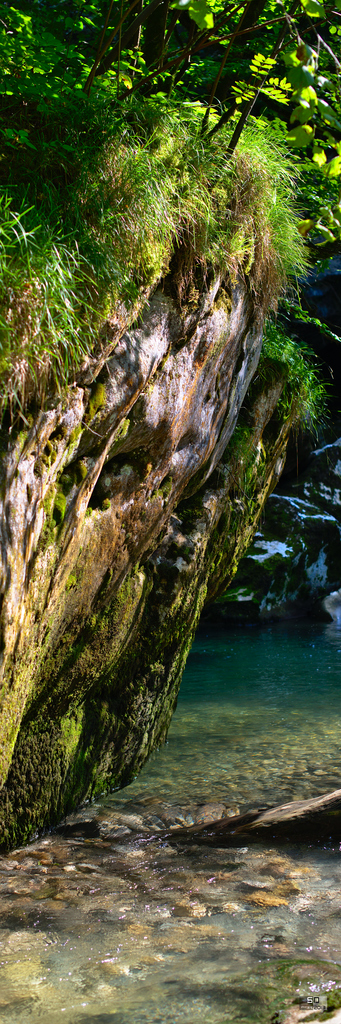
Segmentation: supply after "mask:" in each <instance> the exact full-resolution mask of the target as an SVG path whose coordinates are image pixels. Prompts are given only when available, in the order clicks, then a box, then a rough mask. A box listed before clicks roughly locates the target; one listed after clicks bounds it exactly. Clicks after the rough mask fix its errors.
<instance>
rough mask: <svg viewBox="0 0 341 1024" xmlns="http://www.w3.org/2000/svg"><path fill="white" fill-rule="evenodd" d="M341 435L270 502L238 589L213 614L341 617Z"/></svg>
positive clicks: (241, 569)
mask: <svg viewBox="0 0 341 1024" xmlns="http://www.w3.org/2000/svg"><path fill="white" fill-rule="evenodd" d="M340 583H341V438H339V439H338V440H337V441H335V442H334V443H332V444H328V445H326V446H325V447H323V448H320V449H318V450H316V451H314V452H313V453H312V455H311V456H310V460H309V464H308V466H307V468H306V470H305V471H304V473H302V474H301V476H300V477H299V478H298V479H297V480H295V479H293V480H291V482H289V481H287V480H285V481H283V483H282V484H281V485H280V486H279V487H278V488H277V490H276V491H275V493H273V494H272V495H271V496H270V498H269V501H268V503H267V507H266V512H265V515H264V519H263V522H262V526H261V529H259V530H258V532H257V534H256V536H255V539H254V541H253V544H252V545H251V547H250V548H249V550H248V553H247V555H246V556H245V558H244V559H243V560H242V562H241V564H240V566H239V569H238V572H237V575H236V576H235V579H234V581H233V587H231V588H230V589H229V591H228V592H227V593H226V594H225V595H223V596H222V598H221V599H220V600H219V603H217V604H216V605H215V606H214V611H213V609H212V610H211V611H210V613H209V614H210V616H213V615H214V614H216V615H217V616H218V617H220V616H222V617H225V618H227V619H228V618H230V617H231V618H240V619H241V620H243V619H249V620H251V621H266V620H267V619H281V618H290V617H297V616H302V615H307V614H308V615H309V614H310V615H311V614H312V615H315V616H316V617H319V618H321V617H322V618H323V617H324V618H325V619H326V620H328V619H334V620H336V621H339V620H340V619H341V593H340V590H339V588H340Z"/></svg>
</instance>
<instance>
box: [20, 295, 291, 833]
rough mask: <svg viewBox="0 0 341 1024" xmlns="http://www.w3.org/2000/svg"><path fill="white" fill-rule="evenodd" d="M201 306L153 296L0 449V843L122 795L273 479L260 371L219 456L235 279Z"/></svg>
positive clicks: (253, 341) (244, 298) (277, 444)
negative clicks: (236, 440) (99, 797)
mask: <svg viewBox="0 0 341 1024" xmlns="http://www.w3.org/2000/svg"><path fill="white" fill-rule="evenodd" d="M219 294H220V281H219V279H216V280H215V281H213V282H211V284H210V287H209V288H207V290H206V291H204V292H203V293H202V295H201V297H200V301H198V303H197V305H196V306H195V308H194V307H193V309H192V308H191V310H190V311H188V310H181V309H179V306H178V304H177V303H176V302H175V300H173V298H172V297H171V295H170V294H169V289H168V292H167V289H165V290H164V291H163V290H161V289H157V290H156V292H155V294H154V295H153V297H152V298H151V299H150V301H149V303H148V306H147V307H146V309H145V311H144V315H143V317H141V318H140V321H139V323H138V325H136V326H135V327H134V328H133V327H131V328H130V329H129V331H126V332H125V333H123V329H122V334H121V336H120V339H119V342H118V343H116V342H115V347H114V348H113V350H111V351H110V352H109V354H108V355H107V358H106V359H104V358H103V356H102V354H101V355H100V357H99V360H98V365H97V368H96V365H95V362H94V361H92V364H91V381H90V387H89V386H88V385H89V380H88V376H87V374H88V373H90V371H88V370H87V369H86V368H85V370H84V371H82V372H80V374H79V377H78V378H77V380H76V381H75V382H74V383H73V385H72V387H70V388H69V390H68V391H67V393H66V394H63V397H62V398H60V396H58V395H54V394H52V395H51V396H50V397H49V398H48V399H47V400H46V407H45V408H44V409H43V410H41V411H40V412H39V415H38V416H37V418H36V419H35V420H34V421H33V423H32V425H31V426H30V425H29V424H28V425H26V426H25V428H24V430H23V432H22V436H20V437H19V435H17V437H16V438H15V437H14V436H13V434H10V433H9V434H7V438H6V444H5V445H4V449H3V453H2V456H1V466H0V470H1V483H2V506H1V519H0V527H1V531H2V533H1V540H2V545H1V550H2V552H3V558H2V565H1V588H2V608H1V630H2V634H1V654H2V664H1V670H2V692H1V707H0V735H1V757H0V774H1V784H2V788H1V790H0V844H1V845H2V846H4V847H6V846H7V847H8V846H11V845H13V844H17V843H19V842H22V841H25V840H27V839H28V838H29V836H30V835H31V834H32V832H33V831H34V830H36V829H37V828H38V829H40V828H44V827H47V826H49V825H51V824H53V823H56V822H57V821H58V820H59V819H60V818H61V817H62V815H64V814H66V813H67V812H69V811H71V810H72V808H74V807H76V806H77V804H79V803H80V801H82V800H84V799H91V798H92V797H93V796H95V795H96V794H99V793H101V792H103V791H106V790H109V789H112V788H117V787H120V786H122V785H124V784H126V783H127V782H129V781H130V780H131V779H132V778H133V777H134V775H136V773H137V772H138V771H139V770H140V768H141V767H142V765H143V763H144V761H145V760H146V758H147V757H148V756H149V754H150V753H151V751H152V750H153V749H154V748H155V747H156V746H157V745H158V744H160V742H162V741H163V740H164V739H165V737H166V735H167V730H168V727H169V724H170V720H171V716H172V713H173V710H174V707H175V704H176V699H177V693H178V689H179V685H180V680H181V675H182V672H183V668H184V664H185V661H186V657H187V653H188V650H189V648H190V645H191V642H192V638H193V635H194V631H195V629H196V626H197V623H198V619H199V616H200V614H201V611H202V608H203V606H204V603H205V601H206V600H210V599H211V597H212V596H214V595H215V594H216V593H218V592H221V589H222V586H223V585H224V581H226V579H227V578H229V579H231V578H232V576H233V574H234V572H235V570H236V567H237V564H238V561H239V560H240V558H241V556H242V554H243V553H244V551H245V549H246V547H247V545H248V543H249V542H250V540H251V539H252V536H253V534H254V532H255V529H256V527H257V522H258V520H259V517H260V515H261V511H262V508H263V505H264V502H265V500H266V498H267V496H268V494H269V492H270V490H271V489H272V488H273V486H274V485H275V483H276V482H277V480H278V478H279V475H280V472H281V469H282V467H283V463H284V455H285V447H286V442H287V437H288V432H289V429H290V417H289V418H287V419H286V422H285V423H282V422H280V421H277V420H276V424H277V427H276V430H275V429H274V430H271V431H270V432H268V440H267V441H265V442H264V443H263V441H262V438H263V434H264V431H265V428H266V426H267V424H268V423H269V421H270V420H271V418H272V417H273V415H274V410H275V409H276V406H277V402H278V399H279V396H280V393H281V388H282V386H283V382H282V383H281V381H280V380H279V379H278V375H277V376H276V380H275V381H271V380H269V379H268V380H267V382H266V383H264V388H263V390H262V391H261V393H260V392H259V390H258V392H257V399H255V401H254V403H253V404H252V400H251V399H250V402H249V409H248V413H247V424H246V426H245V452H244V456H245V457H243V458H242V459H241V460H240V461H238V457H237V453H236V449H235V447H234V446H233V437H234V430H235V427H236V424H237V422H238V418H239V417H240V410H241V407H242V405H243V404H244V403H245V402H246V401H247V395H248V390H249V386H250V383H251V381H252V379H253V376H254V374H255V371H256V368H257V365H258V360H259V357H260V352H261V345H262V324H261V321H260V318H259V316H258V313H257V311H256V309H255V306H254V303H253V299H252V296H251V292H250V289H249V288H248V285H247V283H245V282H243V281H239V282H234V284H232V283H231V284H230V287H229V293H228V301H227V298H226V294H227V289H226V284H225V286H224V295H223V297H222V301H219ZM96 373H97V379H96ZM242 433H243V432H242ZM243 436H244V434H243ZM264 436H265V435H264ZM52 452H53V456H54V457H53V458H51V455H52ZM37 466H38V467H39V472H37ZM246 486H247V488H248V498H247V500H246V499H245V494H246Z"/></svg>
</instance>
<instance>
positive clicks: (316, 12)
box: [301, 0, 324, 18]
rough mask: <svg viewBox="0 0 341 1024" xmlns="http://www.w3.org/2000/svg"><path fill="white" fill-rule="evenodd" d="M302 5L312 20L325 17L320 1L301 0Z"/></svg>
mask: <svg viewBox="0 0 341 1024" xmlns="http://www.w3.org/2000/svg"><path fill="white" fill-rule="evenodd" d="M301 5H302V7H303V10H304V11H305V13H306V14H309V17H310V18H323V17H324V7H323V4H321V3H320V2H319V0H301Z"/></svg>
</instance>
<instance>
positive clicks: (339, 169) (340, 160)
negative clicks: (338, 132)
mask: <svg viewBox="0 0 341 1024" xmlns="http://www.w3.org/2000/svg"><path fill="white" fill-rule="evenodd" d="M323 173H324V174H325V176H326V178H338V177H339V176H340V174H341V156H334V157H333V159H332V160H330V161H329V164H327V165H326V166H325V167H324V168H323Z"/></svg>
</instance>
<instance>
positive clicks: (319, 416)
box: [257, 321, 327, 431]
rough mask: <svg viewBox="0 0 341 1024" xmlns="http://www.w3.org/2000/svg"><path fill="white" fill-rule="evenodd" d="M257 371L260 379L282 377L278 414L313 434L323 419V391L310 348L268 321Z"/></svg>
mask: <svg viewBox="0 0 341 1024" xmlns="http://www.w3.org/2000/svg"><path fill="white" fill-rule="evenodd" d="M257 372H258V374H259V375H260V377H261V378H266V377H267V376H268V375H269V374H270V375H271V374H272V375H276V373H277V374H278V376H279V378H281V377H282V378H283V377H284V380H285V385H284V388H283V391H282V395H281V398H280V400H279V403H278V415H279V416H281V417H283V419H286V418H287V417H288V416H290V417H291V419H292V421H293V423H294V424H296V425H297V424H299V423H300V424H302V423H304V424H305V426H306V427H308V428H309V429H311V430H312V431H315V430H316V428H317V427H318V425H319V424H321V422H322V421H323V420H324V419H325V417H326V402H327V388H326V384H325V382H324V381H323V379H322V376H321V373H320V372H319V369H318V366H317V364H316V357H315V356H314V354H313V353H312V351H311V349H310V348H308V346H307V345H305V344H304V343H303V342H301V341H298V339H297V338H294V337H291V336H289V335H288V334H287V333H286V331H285V329H284V328H283V327H282V326H281V325H280V324H279V323H278V322H276V323H275V322H274V321H268V323H267V326H266V331H265V337H264V343H263V348H262V355H261V360H260V364H259V368H258V371H257Z"/></svg>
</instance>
